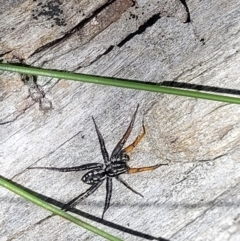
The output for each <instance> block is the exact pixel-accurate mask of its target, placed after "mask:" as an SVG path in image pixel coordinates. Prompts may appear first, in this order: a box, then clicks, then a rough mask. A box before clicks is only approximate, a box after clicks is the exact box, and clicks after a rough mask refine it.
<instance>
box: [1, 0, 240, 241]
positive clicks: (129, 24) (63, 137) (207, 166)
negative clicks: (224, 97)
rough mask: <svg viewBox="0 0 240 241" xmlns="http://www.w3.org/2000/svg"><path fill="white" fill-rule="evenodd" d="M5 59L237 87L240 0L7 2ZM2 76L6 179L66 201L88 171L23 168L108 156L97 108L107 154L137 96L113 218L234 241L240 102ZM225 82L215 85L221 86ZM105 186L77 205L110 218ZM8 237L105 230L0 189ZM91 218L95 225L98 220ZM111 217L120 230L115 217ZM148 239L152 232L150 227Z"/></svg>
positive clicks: (169, 235) (181, 235)
mask: <svg viewBox="0 0 240 241" xmlns="http://www.w3.org/2000/svg"><path fill="white" fill-rule="evenodd" d="M1 7H2V8H1V10H0V12H1V17H0V29H1V33H0V55H1V58H2V59H3V60H4V61H10V62H17V61H18V62H19V61H23V62H25V63H26V64H30V65H34V66H39V67H44V68H53V69H63V70H64V69H66V70H74V71H76V72H80V73H91V74H97V75H104V76H116V77H121V78H127V79H137V80H141V81H147V82H155V83H162V84H164V85H176V84H181V85H183V86H184V85H185V86H186V87H188V88H193V89H196V90H199V89H206V90H210V91H213V92H215V93H218V92H221V93H226V94H227V93H232V94H235V95H239V93H240V90H239V86H240V77H239V76H240V68H239V65H238V63H239V61H240V51H239V50H240V24H239V20H240V18H239V12H240V3H239V1H237V0H233V1H226V0H219V1H207V0H204V1H196V0H189V1H187V3H185V1H177V0H171V1H144V0H142V1H141V0H139V1H137V2H136V3H135V4H134V2H133V1H132V0H115V1H106V0H105V1H100V0H98V1H18V2H14V1H13V2H12V5H9V1H4V2H3V3H2V4H1ZM23 78H24V76H20V75H18V74H13V73H2V74H1V75H0V100H1V102H0V113H1V115H0V136H1V148H0V170H1V171H0V175H2V176H5V177H7V178H11V179H12V180H13V181H15V182H17V183H19V184H21V185H24V186H26V187H28V188H30V189H32V190H35V191H37V192H39V193H42V194H43V195H46V196H49V197H51V198H53V199H56V200H58V201H60V202H63V203H66V202H68V201H69V200H70V199H71V198H73V197H75V196H76V195H78V194H80V193H81V192H82V191H84V190H86V188H87V185H85V184H83V183H82V182H81V180H80V178H81V177H82V175H83V173H71V174H67V173H58V172H48V171H46V170H27V169H26V168H27V167H29V166H55V167H64V166H74V165H75V166H78V165H81V164H84V163H89V162H102V158H101V153H100V148H99V144H98V140H97V135H96V133H95V130H94V126H93V123H92V120H91V116H92V115H93V116H94V118H95V119H96V122H97V124H98V126H99V128H100V131H101V132H102V134H103V136H104V138H105V141H106V146H107V149H108V150H109V152H110V151H111V150H112V149H113V148H114V146H115V145H116V143H117V142H118V141H119V139H120V138H121V136H122V134H123V132H124V131H125V129H126V127H127V126H128V123H129V121H130V118H131V116H132V113H133V111H134V110H135V108H136V105H137V104H138V103H139V104H140V109H139V113H138V115H137V120H136V124H135V127H134V131H133V133H132V135H131V138H130V140H129V142H131V141H132V140H134V138H135V137H136V135H137V134H138V133H140V131H141V123H142V119H143V118H144V121H145V124H146V129H147V135H146V137H145V138H144V139H143V140H142V141H141V143H140V144H139V145H138V147H137V148H136V149H135V150H134V151H133V152H132V154H131V160H132V161H131V163H130V165H131V166H133V167H137V166H146V165H154V164H157V163H166V162H167V163H169V166H163V167H160V168H159V169H157V170H155V171H154V172H149V173H148V172H146V173H141V174H137V175H124V176H123V178H124V180H126V182H128V183H129V184H131V186H133V187H134V189H136V190H137V191H139V192H141V193H142V194H143V195H144V198H141V197H138V196H135V195H134V194H132V193H131V192H130V191H129V190H127V189H126V188H125V187H124V186H122V185H121V184H119V183H118V182H114V189H113V197H112V205H111V206H110V209H109V210H108V211H107V212H106V214H105V218H106V220H109V221H110V222H112V223H115V224H118V225H120V226H122V227H125V228H127V229H129V230H131V231H132V232H134V231H138V232H141V234H139V233H138V234H137V233H136V232H135V233H134V234H133V235H131V234H130V233H129V231H126V232H123V231H122V230H118V229H115V228H110V227H108V226H104V225H103V224H97V226H98V227H100V228H104V229H105V230H106V231H109V232H111V233H112V234H114V235H117V236H119V237H122V238H123V239H126V240H144V236H143V234H145V235H146V236H145V237H148V238H155V239H157V238H158V237H163V238H166V239H168V240H178V241H179V240H231V241H233V240H239V236H240V229H239V222H240V218H239V216H240V204H239V203H240V202H239V188H240V187H239V180H240V174H239V173H240V162H239V154H240V146H239V145H240V144H239V143H240V142H239V141H240V134H239V133H240V124H239V123H240V108H239V106H237V105H228V104H225V103H218V102H210V101H204V100H196V99H192V98H183V97H176V96H168V95H161V94H155V93H147V92H143V91H135V90H127V89H121V88H113V87H106V86H96V85H92V84H83V83H76V82H71V81H66V80H56V79H51V80H50V79H49V78H43V77H38V78H37V82H36V83H35V82H34V80H33V79H30V80H29V81H25V83H24V82H23ZM212 87H216V88H212ZM104 201H105V187H104V186H101V187H100V188H99V190H98V191H97V192H96V193H94V194H93V195H91V196H90V197H89V198H88V199H86V200H85V201H83V202H82V203H81V204H79V205H78V206H77V207H78V208H79V209H81V210H83V211H86V212H89V213H90V214H93V215H96V216H97V217H100V216H101V213H102V210H103V206H104ZM0 202H1V205H0V206H1V207H0V227H1V229H0V240H86V239H90V240H100V239H99V237H96V236H95V235H93V234H91V233H89V232H86V231H84V230H82V229H81V228H79V227H78V226H76V225H74V224H71V223H69V222H67V221H65V220H63V219H62V218H59V217H52V216H50V213H48V212H46V211H44V210H41V209H40V208H38V207H36V206H34V205H32V204H30V203H28V202H26V201H25V200H23V199H21V198H19V197H17V196H16V195H14V194H12V193H10V192H8V191H6V190H4V189H2V188H1V189H0ZM90 222H91V223H93V224H96V223H95V222H92V221H90ZM110 226H113V224H112V225H110ZM147 235H148V236H147Z"/></svg>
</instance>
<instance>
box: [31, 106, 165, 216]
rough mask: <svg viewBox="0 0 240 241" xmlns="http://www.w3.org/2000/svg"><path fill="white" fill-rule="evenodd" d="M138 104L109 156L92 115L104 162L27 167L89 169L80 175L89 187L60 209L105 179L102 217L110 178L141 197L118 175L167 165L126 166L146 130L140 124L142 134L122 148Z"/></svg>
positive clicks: (80, 199)
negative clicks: (70, 165)
mask: <svg viewBox="0 0 240 241" xmlns="http://www.w3.org/2000/svg"><path fill="white" fill-rule="evenodd" d="M138 107H139V105H137V109H136V111H135V113H134V114H133V117H132V119H131V122H130V124H129V126H128V129H127V131H126V132H125V134H124V135H123V137H122V138H121V140H120V141H119V142H118V144H117V145H116V147H115V148H114V149H113V152H112V154H111V156H110V158H109V155H108V152H107V150H106V147H105V142H104V139H103V137H102V134H101V133H100V131H99V129H98V126H97V124H96V122H95V119H94V118H93V117H92V120H93V123H94V126H95V129H96V132H97V136H98V140H99V143H100V148H101V152H102V156H103V160H104V164H102V163H89V164H84V165H81V166H76V167H64V168H57V167H29V168H28V169H47V170H52V171H59V172H77V171H85V170H90V171H88V172H87V173H85V174H84V175H83V177H82V181H83V182H84V183H86V184H89V185H91V186H90V188H88V189H87V190H86V191H85V192H83V193H81V194H80V195H78V196H77V197H75V198H74V199H73V200H71V201H70V202H68V203H67V204H65V205H64V206H63V207H62V209H63V210H65V211H69V210H71V209H72V208H73V207H74V206H76V205H77V204H78V203H80V202H81V201H82V200H84V199H85V198H87V197H88V196H90V195H91V194H92V193H93V192H95V191H96V190H97V189H98V188H99V187H100V186H101V185H102V183H103V182H104V180H106V197H105V205H104V210H103V213H102V219H103V218H104V214H105V212H106V211H107V210H108V208H109V206H110V201H111V197H112V180H113V178H115V179H117V180H118V181H119V182H120V183H122V184H123V185H124V186H125V187H127V188H128V189H130V190H131V191H132V192H134V193H135V194H138V195H140V196H142V197H143V195H142V194H140V193H139V192H137V191H135V190H134V189H133V188H132V187H130V186H129V185H128V184H127V183H126V182H125V181H124V180H123V179H122V178H121V177H120V175H121V174H123V173H128V174H133V173H137V172H143V171H151V170H154V169H156V168H158V167H160V166H162V165H168V164H157V165H154V166H147V167H139V168H131V167H129V166H128V161H129V160H130V158H129V155H128V153H129V152H131V151H132V150H133V149H134V147H136V146H137V144H138V143H139V142H140V141H141V139H142V138H143V137H144V135H145V133H146V131H145V127H144V123H143V124H142V128H143V132H142V134H140V135H138V136H137V138H136V139H135V140H134V142H133V143H132V144H130V145H129V146H127V147H125V148H124V149H123V146H124V144H125V143H126V141H127V139H128V137H129V135H130V133H131V131H132V129H133V125H134V121H135V117H136V114H137V111H138Z"/></svg>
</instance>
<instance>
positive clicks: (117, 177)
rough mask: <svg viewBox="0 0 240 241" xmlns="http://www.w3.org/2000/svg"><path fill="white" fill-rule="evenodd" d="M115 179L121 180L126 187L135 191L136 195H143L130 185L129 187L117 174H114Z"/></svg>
mask: <svg viewBox="0 0 240 241" xmlns="http://www.w3.org/2000/svg"><path fill="white" fill-rule="evenodd" d="M116 179H117V180H118V181H119V182H121V183H122V184H123V185H124V186H125V187H127V188H128V189H130V190H131V191H132V192H134V193H136V194H137V195H139V196H141V197H143V195H142V194H141V193H139V192H137V191H135V190H134V189H133V188H132V187H130V186H129V185H128V184H127V183H126V182H125V181H124V180H123V179H122V178H120V177H119V176H116Z"/></svg>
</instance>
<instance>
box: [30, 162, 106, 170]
mask: <svg viewBox="0 0 240 241" xmlns="http://www.w3.org/2000/svg"><path fill="white" fill-rule="evenodd" d="M95 168H103V164H101V163H89V164H84V165H81V166H76V167H63V168H58V167H28V168H27V169H46V170H51V171H58V172H77V171H85V170H89V169H95Z"/></svg>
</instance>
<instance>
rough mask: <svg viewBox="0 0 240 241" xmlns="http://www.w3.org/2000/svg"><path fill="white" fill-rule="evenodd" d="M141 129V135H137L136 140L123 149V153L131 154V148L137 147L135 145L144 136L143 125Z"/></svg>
mask: <svg viewBox="0 0 240 241" xmlns="http://www.w3.org/2000/svg"><path fill="white" fill-rule="evenodd" d="M142 128H143V133H142V134H140V135H138V136H137V138H136V139H135V141H134V142H133V143H132V144H130V145H129V146H127V147H125V148H124V149H123V151H125V152H126V153H128V152H131V151H132V150H133V148H135V147H136V146H137V144H138V143H139V142H140V141H141V140H142V138H143V137H144V136H145V134H146V129H145V126H144V123H143V124H142Z"/></svg>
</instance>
